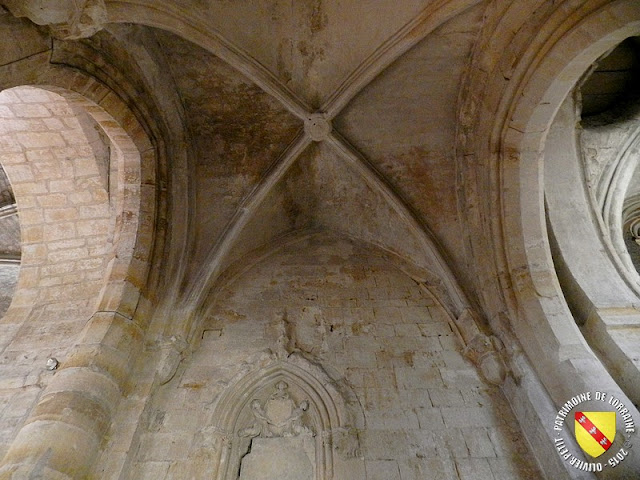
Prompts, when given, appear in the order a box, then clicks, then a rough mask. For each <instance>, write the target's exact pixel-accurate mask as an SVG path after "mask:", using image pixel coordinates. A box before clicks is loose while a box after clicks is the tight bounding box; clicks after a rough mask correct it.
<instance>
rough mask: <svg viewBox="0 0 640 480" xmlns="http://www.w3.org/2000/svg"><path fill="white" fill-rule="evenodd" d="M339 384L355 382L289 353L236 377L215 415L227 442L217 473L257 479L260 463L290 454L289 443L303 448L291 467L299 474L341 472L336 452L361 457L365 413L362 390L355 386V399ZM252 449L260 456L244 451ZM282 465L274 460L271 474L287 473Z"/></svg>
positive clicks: (221, 448)
mask: <svg viewBox="0 0 640 480" xmlns="http://www.w3.org/2000/svg"><path fill="white" fill-rule="evenodd" d="M285 355H286V354H285ZM340 389H342V390H343V391H344V390H346V389H348V387H347V386H346V385H344V384H343V385H340V383H339V382H337V381H335V380H333V379H331V378H330V377H329V376H328V375H327V374H326V372H324V371H323V370H322V368H321V367H319V366H318V365H316V364H313V363H312V362H310V361H308V360H306V359H305V358H304V357H303V356H301V355H298V354H293V355H286V358H278V356H277V355H276V356H274V357H273V360H272V361H271V362H270V363H269V364H267V365H266V366H264V367H262V368H260V369H258V370H254V371H251V372H248V373H247V374H246V375H244V376H243V377H242V378H239V379H237V381H236V382H234V383H233V384H232V385H230V387H229V388H228V389H227V390H226V391H225V393H224V394H223V395H222V396H221V397H220V399H219V401H218V402H216V404H215V406H214V411H213V414H212V417H211V423H212V425H211V429H212V431H213V432H215V435H217V436H218V437H219V440H222V442H221V443H220V445H218V448H217V451H218V452H219V455H220V456H219V460H218V465H219V467H218V471H217V474H216V475H215V478H216V479H220V480H224V479H237V478H238V477H239V478H254V477H253V476H252V475H254V476H255V474H256V471H255V469H256V467H258V466H259V465H260V464H261V463H262V464H264V462H265V460H267V457H266V456H265V455H269V452H271V454H276V455H277V454H280V455H282V456H283V457H284V459H285V460H286V458H287V450H288V449H295V450H299V452H297V453H300V454H301V455H299V457H298V458H294V459H293V460H294V461H293V462H291V465H288V467H289V468H288V470H289V472H288V474H289V475H295V474H296V471H297V473H298V474H299V475H300V477H299V478H309V479H319V480H321V479H325V478H334V451H335V454H336V455H338V454H339V455H340V457H341V458H342V461H350V460H354V459H355V461H356V462H359V461H358V458H357V457H358V456H359V448H360V446H359V441H358V433H357V432H358V431H359V430H360V431H362V430H363V428H364V417H363V415H362V412H361V411H360V409H359V405H358V404H357V400H356V399H355V395H354V394H353V393H352V392H350V397H351V398H350V400H351V404H350V405H349V404H348V403H347V401H346V400H345V398H343V396H342V393H341V392H340V391H339V390H340ZM347 391H348V390H347ZM289 392H291V394H289ZM304 402H306V404H305V403H304ZM296 410H298V414H299V415H295V413H296ZM294 417H295V418H294ZM256 427H257V428H256ZM258 430H259V431H258ZM292 437H298V441H297V443H295V444H292V442H291V441H289V440H278V439H286V438H292ZM224 439H230V441H224ZM256 439H257V440H256ZM263 439H273V440H263ZM258 441H259V442H263V443H265V445H264V447H266V448H264V450H265V451H264V452H259V453H257V452H256V451H257V450H258V448H257V446H256V448H253V443H255V442H258ZM269 443H271V445H269ZM305 447H306V448H305ZM305 450H307V451H305ZM251 452H253V453H254V458H253V459H252V461H251V462H250V461H247V460H245V457H246V456H247V455H248V454H249V453H251ZM303 452H304V454H303ZM256 456H257V457H258V458H256ZM300 457H301V458H300ZM249 460H251V459H249ZM336 461H338V462H340V459H338V458H336ZM263 466H264V465H263ZM277 468H279V467H278V466H272V465H270V466H269V467H268V469H267V470H268V471H267V472H262V474H264V475H266V476H265V477H264V478H269V475H271V476H273V477H274V478H275V477H278V478H280V477H279V476H278V471H277ZM343 468H345V466H344V465H342V466H337V467H336V469H337V470H341V469H343ZM279 473H280V475H282V474H283V473H285V472H283V471H282V470H280V472H279ZM360 474H362V472H360ZM287 478H288V477H287ZM291 478H294V477H291ZM295 478H298V477H295ZM349 478H360V477H358V476H357V474H356V476H350V477H349Z"/></svg>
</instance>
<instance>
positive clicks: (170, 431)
mask: <svg viewBox="0 0 640 480" xmlns="http://www.w3.org/2000/svg"><path fill="white" fill-rule="evenodd" d="M198 338H201V340H200V341H199V345H198V346H197V348H196V350H195V352H194V353H193V355H192V356H191V357H190V358H187V359H185V360H184V361H183V362H182V364H181V365H180V367H179V368H178V371H177V373H176V375H175V377H173V379H172V380H171V381H170V382H168V383H167V384H166V385H164V386H161V387H159V388H158V389H157V391H156V392H155V394H154V396H153V398H152V399H151V400H150V401H149V404H148V407H147V410H146V413H145V415H144V417H145V418H146V420H144V421H143V422H142V423H141V427H140V428H141V431H140V435H139V442H138V444H137V446H136V447H135V448H134V449H132V451H131V452H130V455H131V458H130V461H131V464H130V465H131V468H130V469H129V472H128V476H127V478H129V479H154V480H162V479H182V478H216V473H215V472H217V471H218V468H217V465H216V462H217V461H218V458H219V456H218V454H219V452H216V448H220V445H221V444H220V443H219V442H217V441H216V438H215V437H216V435H220V432H219V431H216V428H215V425H216V424H217V419H216V418H215V416H216V415H217V414H218V413H219V411H220V406H219V405H218V403H219V401H220V398H221V397H225V396H226V395H227V393H228V391H229V389H231V388H234V385H236V383H237V382H238V379H241V378H243V375H244V374H245V373H246V372H247V371H254V370H255V368H257V367H259V366H260V364H261V363H264V362H265V361H266V362H267V363H268V361H269V360H268V359H269V358H271V357H273V356H274V355H275V356H276V357H278V358H281V359H282V361H284V362H286V361H287V358H286V357H287V356H288V355H290V356H289V359H291V358H293V357H295V356H304V357H305V358H307V359H309V360H310V361H312V362H314V363H315V364H317V365H319V366H320V367H321V368H322V369H323V370H324V371H325V372H327V373H328V375H329V376H330V377H331V378H332V379H334V381H335V382H336V384H341V385H343V386H344V388H343V389H342V390H343V391H348V392H351V394H353V395H354V396H355V398H351V399H348V401H349V402H351V407H353V408H355V409H357V410H359V412H360V413H361V414H363V422H362V425H359V426H358V427H357V432H355V433H356V438H357V448H355V449H352V452H351V453H354V454H355V458H352V459H351V460H349V461H348V462H346V463H344V464H343V469H342V470H341V471H339V472H337V473H336V477H335V478H337V479H338V478H341V479H344V480H346V479H348V480H356V479H359V478H362V479H364V478H366V479H367V480H400V479H402V480H426V479H439V480H441V479H462V480H472V479H473V480H483V479H489V480H499V479H500V480H501V479H517V478H522V479H530V478H543V477H542V475H541V474H540V473H539V471H538V470H537V467H536V466H535V464H534V462H535V461H534V460H533V456H532V455H531V453H530V452H529V450H528V447H527V445H526V443H525V440H524V438H523V436H522V433H521V431H520V429H519V426H518V424H517V422H516V420H515V418H514V416H513V414H512V412H511V409H510V407H509V405H508V403H507V402H506V400H505V398H504V397H503V395H502V393H501V392H500V390H499V389H497V388H496V387H493V386H489V385H487V384H486V383H484V382H483V380H481V379H480V378H479V376H478V373H477V371H476V369H475V368H474V366H473V365H472V364H471V363H470V362H469V361H468V360H467V359H466V358H465V357H464V356H463V355H462V353H461V344H460V342H459V340H458V338H457V336H456V334H455V333H454V332H453V331H452V328H451V326H450V322H449V320H448V316H447V313H446V311H445V310H444V309H443V307H442V306H441V305H440V304H439V302H438V300H437V299H436V298H435V297H434V296H433V295H432V294H431V293H429V291H427V290H425V289H424V288H423V287H421V286H419V285H418V284H416V283H415V282H414V281H413V280H412V279H411V278H409V277H408V276H407V275H406V274H405V273H403V272H402V271H400V270H399V269H398V268H397V267H396V266H394V263H393V262H392V261H390V260H388V259H386V258H385V257H384V256H383V255H382V254H381V253H379V252H376V251H372V250H370V249H365V248H361V247H359V246H358V245H357V244H355V243H354V242H353V241H351V240H348V239H337V238H334V237H328V236H324V235H314V236H310V237H307V238H306V239H302V240H299V241H297V242H293V243H291V244H289V245H287V246H284V247H283V248H282V249H281V250H280V251H278V252H276V253H275V254H273V255H271V256H270V257H268V258H266V259H264V260H262V261H260V262H258V263H257V264H255V265H254V266H253V267H251V268H250V269H248V270H245V271H244V273H242V274H240V275H239V276H238V277H237V278H236V279H235V280H233V281H231V282H230V283H228V284H226V285H225V286H224V288H223V289H222V290H220V292H219V294H218V296H217V300H216V301H215V303H214V305H213V306H212V308H211V310H210V313H209V315H208V316H207V317H206V320H205V321H204V323H203V324H202V328H201V330H200V331H199V332H198ZM265 359H266V360H265ZM249 400H250V399H249V398H247V399H244V401H247V402H248V401H249ZM311 410H312V408H311V409H310V410H309V412H311ZM306 415H310V417H309V418H308V420H309V421H311V417H312V416H313V415H312V412H311V413H306ZM304 418H305V417H304V416H303V419H304ZM114 440H115V439H114ZM238 441H239V439H238V438H237V436H235V437H234V436H233V435H231V436H227V437H225V439H224V442H223V444H224V445H227V447H228V446H229V445H233V442H238ZM279 454H280V455H282V457H283V458H285V457H286V456H287V455H288V452H287V451H284V450H283V451H281V452H279ZM350 465H351V467H349V466H350ZM349 468H351V470H349ZM236 475H237V474H236ZM224 478H230V477H224Z"/></svg>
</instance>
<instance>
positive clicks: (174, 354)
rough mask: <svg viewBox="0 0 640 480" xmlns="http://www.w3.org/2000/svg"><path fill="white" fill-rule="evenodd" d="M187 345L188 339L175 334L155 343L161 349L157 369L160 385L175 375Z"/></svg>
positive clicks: (157, 378)
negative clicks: (185, 339)
mask: <svg viewBox="0 0 640 480" xmlns="http://www.w3.org/2000/svg"><path fill="white" fill-rule="evenodd" d="M187 346H188V344H187V342H186V341H184V340H183V339H181V338H178V337H175V336H171V337H168V338H166V337H165V338H163V339H162V340H161V341H160V342H158V343H157V344H156V345H155V347H156V348H157V349H158V350H159V351H160V361H159V362H158V369H157V371H156V372H157V373H156V380H157V382H158V385H164V384H165V383H168V382H169V381H170V380H171V379H172V378H173V377H174V376H175V374H176V371H177V370H178V366H179V365H180V362H181V361H182V358H183V353H184V352H185V350H186V349H187Z"/></svg>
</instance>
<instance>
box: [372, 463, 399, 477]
mask: <svg viewBox="0 0 640 480" xmlns="http://www.w3.org/2000/svg"><path fill="white" fill-rule="evenodd" d="M365 468H366V471H367V480H401V476H400V467H399V466H398V462H397V461H395V460H384V461H372V460H367V462H366V463H365Z"/></svg>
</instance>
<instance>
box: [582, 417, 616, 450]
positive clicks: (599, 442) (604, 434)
mask: <svg viewBox="0 0 640 480" xmlns="http://www.w3.org/2000/svg"><path fill="white" fill-rule="evenodd" d="M575 433H576V440H577V442H578V445H580V447H581V448H582V450H584V451H585V452H587V453H588V454H589V455H591V456H592V457H594V458H595V457H599V456H600V455H602V454H603V453H604V452H606V451H607V450H609V447H611V444H612V443H613V440H614V438H615V437H616V412H576V426H575Z"/></svg>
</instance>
